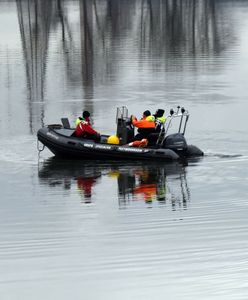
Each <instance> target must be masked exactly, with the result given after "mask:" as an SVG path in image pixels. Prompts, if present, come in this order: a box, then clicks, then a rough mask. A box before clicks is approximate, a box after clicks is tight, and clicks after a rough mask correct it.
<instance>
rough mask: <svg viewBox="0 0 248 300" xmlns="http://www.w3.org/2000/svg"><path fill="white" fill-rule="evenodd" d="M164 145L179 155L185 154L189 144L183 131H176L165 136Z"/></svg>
mask: <svg viewBox="0 0 248 300" xmlns="http://www.w3.org/2000/svg"><path fill="white" fill-rule="evenodd" d="M162 147H163V148H166V149H171V150H173V151H174V152H176V153H177V154H178V155H180V156H184V155H185V154H186V153H187V148H188V145H187V142H186V140H185V137H184V135H183V134H182V133H174V134H170V135H168V136H167V137H166V138H165V140H164V142H163V146H162Z"/></svg>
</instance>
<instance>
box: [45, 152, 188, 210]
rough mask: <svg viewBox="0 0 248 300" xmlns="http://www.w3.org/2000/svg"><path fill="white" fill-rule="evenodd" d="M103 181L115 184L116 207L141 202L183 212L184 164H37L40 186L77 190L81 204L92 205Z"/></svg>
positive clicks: (54, 160)
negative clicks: (96, 191) (168, 205)
mask: <svg viewBox="0 0 248 300" xmlns="http://www.w3.org/2000/svg"><path fill="white" fill-rule="evenodd" d="M104 179H106V180H107V181H108V183H107V184H108V185H109V184H111V186H112V187H113V186H114V185H117V187H118V201H119V207H120V208H127V207H129V206H132V205H135V204H136V203H138V202H137V201H139V202H140V201H142V202H143V203H146V204H148V205H149V206H151V205H165V204H169V203H170V205H171V206H172V209H177V208H182V209H186V208H187V204H188V202H189V200H190V191H189V188H188V185H187V180H186V169H185V165H182V164H179V163H170V164H159V163H154V162H153V163H142V164H141V163H134V162H127V161H124V162H118V163H117V162H104V163H103V162H95V163H92V161H74V160H66V161H65V160H60V159H57V158H55V157H53V158H50V159H48V160H45V161H44V162H43V163H42V164H40V165H39V180H40V183H41V184H46V185H48V186H50V187H51V188H54V187H58V186H61V187H62V188H63V190H70V191H72V192H74V191H76V190H77V191H78V192H79V193H80V197H81V199H82V202H83V203H92V202H94V200H95V199H96V198H97V194H96V193H94V189H95V187H96V186H97V185H99V187H100V185H102V187H100V188H99V190H103V192H104V191H106V189H108V187H106V186H105V181H104ZM109 180H110V183H109ZM113 190H114V189H113ZM93 195H94V197H93Z"/></svg>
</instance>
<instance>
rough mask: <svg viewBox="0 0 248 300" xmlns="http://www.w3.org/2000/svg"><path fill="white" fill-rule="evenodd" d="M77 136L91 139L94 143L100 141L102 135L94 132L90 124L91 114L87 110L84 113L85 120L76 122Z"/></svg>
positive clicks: (80, 119)
mask: <svg viewBox="0 0 248 300" xmlns="http://www.w3.org/2000/svg"><path fill="white" fill-rule="evenodd" d="M75 136H76V137H82V138H85V139H90V140H94V141H96V142H97V141H100V139H101V135H100V133H99V132H97V131H96V130H94V129H93V128H92V126H91V124H90V113H89V112H88V111H87V110H85V111H84V112H83V118H78V119H77V120H76V129H75Z"/></svg>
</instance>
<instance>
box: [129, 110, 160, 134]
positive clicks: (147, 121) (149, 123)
mask: <svg viewBox="0 0 248 300" xmlns="http://www.w3.org/2000/svg"><path fill="white" fill-rule="evenodd" d="M132 124H133V126H135V127H137V128H138V134H136V136H135V137H134V140H142V139H146V138H147V137H148V135H149V134H150V133H152V132H155V126H156V125H155V117H154V116H152V115H151V112H150V111H149V110H146V111H144V112H143V117H142V118H141V119H140V120H137V118H136V117H135V116H132Z"/></svg>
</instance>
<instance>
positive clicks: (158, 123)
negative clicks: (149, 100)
mask: <svg viewBox="0 0 248 300" xmlns="http://www.w3.org/2000/svg"><path fill="white" fill-rule="evenodd" d="M154 118H155V131H156V132H160V131H161V129H162V126H163V124H164V123H165V121H166V117H165V116H164V109H158V110H157V111H156V112H155V114H154Z"/></svg>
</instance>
